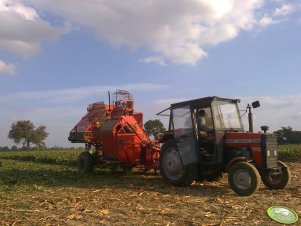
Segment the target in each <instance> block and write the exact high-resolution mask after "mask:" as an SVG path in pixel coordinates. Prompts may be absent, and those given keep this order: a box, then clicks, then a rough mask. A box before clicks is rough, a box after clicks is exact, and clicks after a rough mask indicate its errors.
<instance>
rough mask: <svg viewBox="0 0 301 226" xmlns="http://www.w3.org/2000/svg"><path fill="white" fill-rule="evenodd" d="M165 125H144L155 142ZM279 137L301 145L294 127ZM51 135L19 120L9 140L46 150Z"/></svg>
mask: <svg viewBox="0 0 301 226" xmlns="http://www.w3.org/2000/svg"><path fill="white" fill-rule="evenodd" d="M165 130H166V129H165V128H164V125H163V123H162V122H161V121H160V120H159V119H155V120H148V121H147V122H145V124H144V131H145V132H146V133H147V134H148V135H149V136H150V137H152V138H153V139H154V140H156V141H157V140H159V139H160V137H161V136H162V135H163V133H164V132H165ZM273 133H274V134H275V135H276V136H277V143H278V144H280V145H281V144H301V131H296V130H293V128H292V127H290V126H288V127H281V129H280V130H277V131H275V132H273ZM48 135H49V133H48V132H46V126H44V125H41V126H39V127H37V128H36V126H35V125H34V124H33V123H32V122H31V121H30V120H19V121H16V122H14V123H12V125H11V129H10V131H9V133H8V138H9V139H11V140H12V141H13V142H14V143H16V144H22V148H21V149H29V148H32V147H34V148H45V147H46V145H45V139H46V138H47V137H48ZM18 149H20V148H18V147H17V146H15V145H14V146H12V147H11V148H9V147H7V146H5V147H0V151H9V150H18Z"/></svg>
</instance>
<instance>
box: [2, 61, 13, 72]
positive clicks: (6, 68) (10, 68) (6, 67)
mask: <svg viewBox="0 0 301 226" xmlns="http://www.w3.org/2000/svg"><path fill="white" fill-rule="evenodd" d="M15 73H16V67H15V65H14V64H11V63H5V62H4V61H2V60H0V74H9V75H13V74H15Z"/></svg>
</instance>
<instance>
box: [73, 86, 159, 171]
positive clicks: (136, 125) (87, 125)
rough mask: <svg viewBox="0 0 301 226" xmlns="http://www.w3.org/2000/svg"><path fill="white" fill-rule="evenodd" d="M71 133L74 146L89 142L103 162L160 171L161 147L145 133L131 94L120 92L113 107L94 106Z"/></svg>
mask: <svg viewBox="0 0 301 226" xmlns="http://www.w3.org/2000/svg"><path fill="white" fill-rule="evenodd" d="M87 110H88V112H87V114H86V115H85V116H84V117H83V118H82V119H81V121H80V122H79V123H78V124H77V125H76V126H75V127H74V128H73V130H72V131H71V132H70V136H69V140H70V141H71V142H73V143H86V144H88V145H91V146H94V147H96V148H99V149H100V150H101V154H102V161H117V162H120V163H122V164H123V165H128V166H133V165H142V166H144V167H145V168H153V169H157V168H158V163H157V162H158V159H159V151H160V147H158V146H157V145H156V144H155V143H153V142H152V141H151V140H150V138H149V137H148V135H147V134H146V133H145V132H144V131H143V129H142V128H143V114H142V113H141V112H134V109H133V99H132V97H131V95H130V94H129V93H128V92H127V91H122V90H117V92H116V99H115V101H114V103H113V104H112V105H107V104H104V103H102V102H98V103H94V104H92V105H90V106H89V108H88V109H87Z"/></svg>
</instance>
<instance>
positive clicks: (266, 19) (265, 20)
mask: <svg viewBox="0 0 301 226" xmlns="http://www.w3.org/2000/svg"><path fill="white" fill-rule="evenodd" d="M258 23H259V25H260V26H262V27H267V26H269V25H271V24H274V23H276V22H275V21H273V19H272V18H271V17H269V16H267V15H265V16H264V17H262V18H261V19H260V20H259V22H258Z"/></svg>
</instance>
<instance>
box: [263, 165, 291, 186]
mask: <svg viewBox="0 0 301 226" xmlns="http://www.w3.org/2000/svg"><path fill="white" fill-rule="evenodd" d="M278 165H279V166H280V167H281V172H280V173H277V174H272V172H263V173H261V179H262V182H263V184H264V185H265V186H266V187H268V188H271V189H284V188H285V187H286V186H287V185H288V184H289V183H290V181H291V171H290V169H289V168H288V167H287V165H286V164H285V163H283V162H281V161H278Z"/></svg>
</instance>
